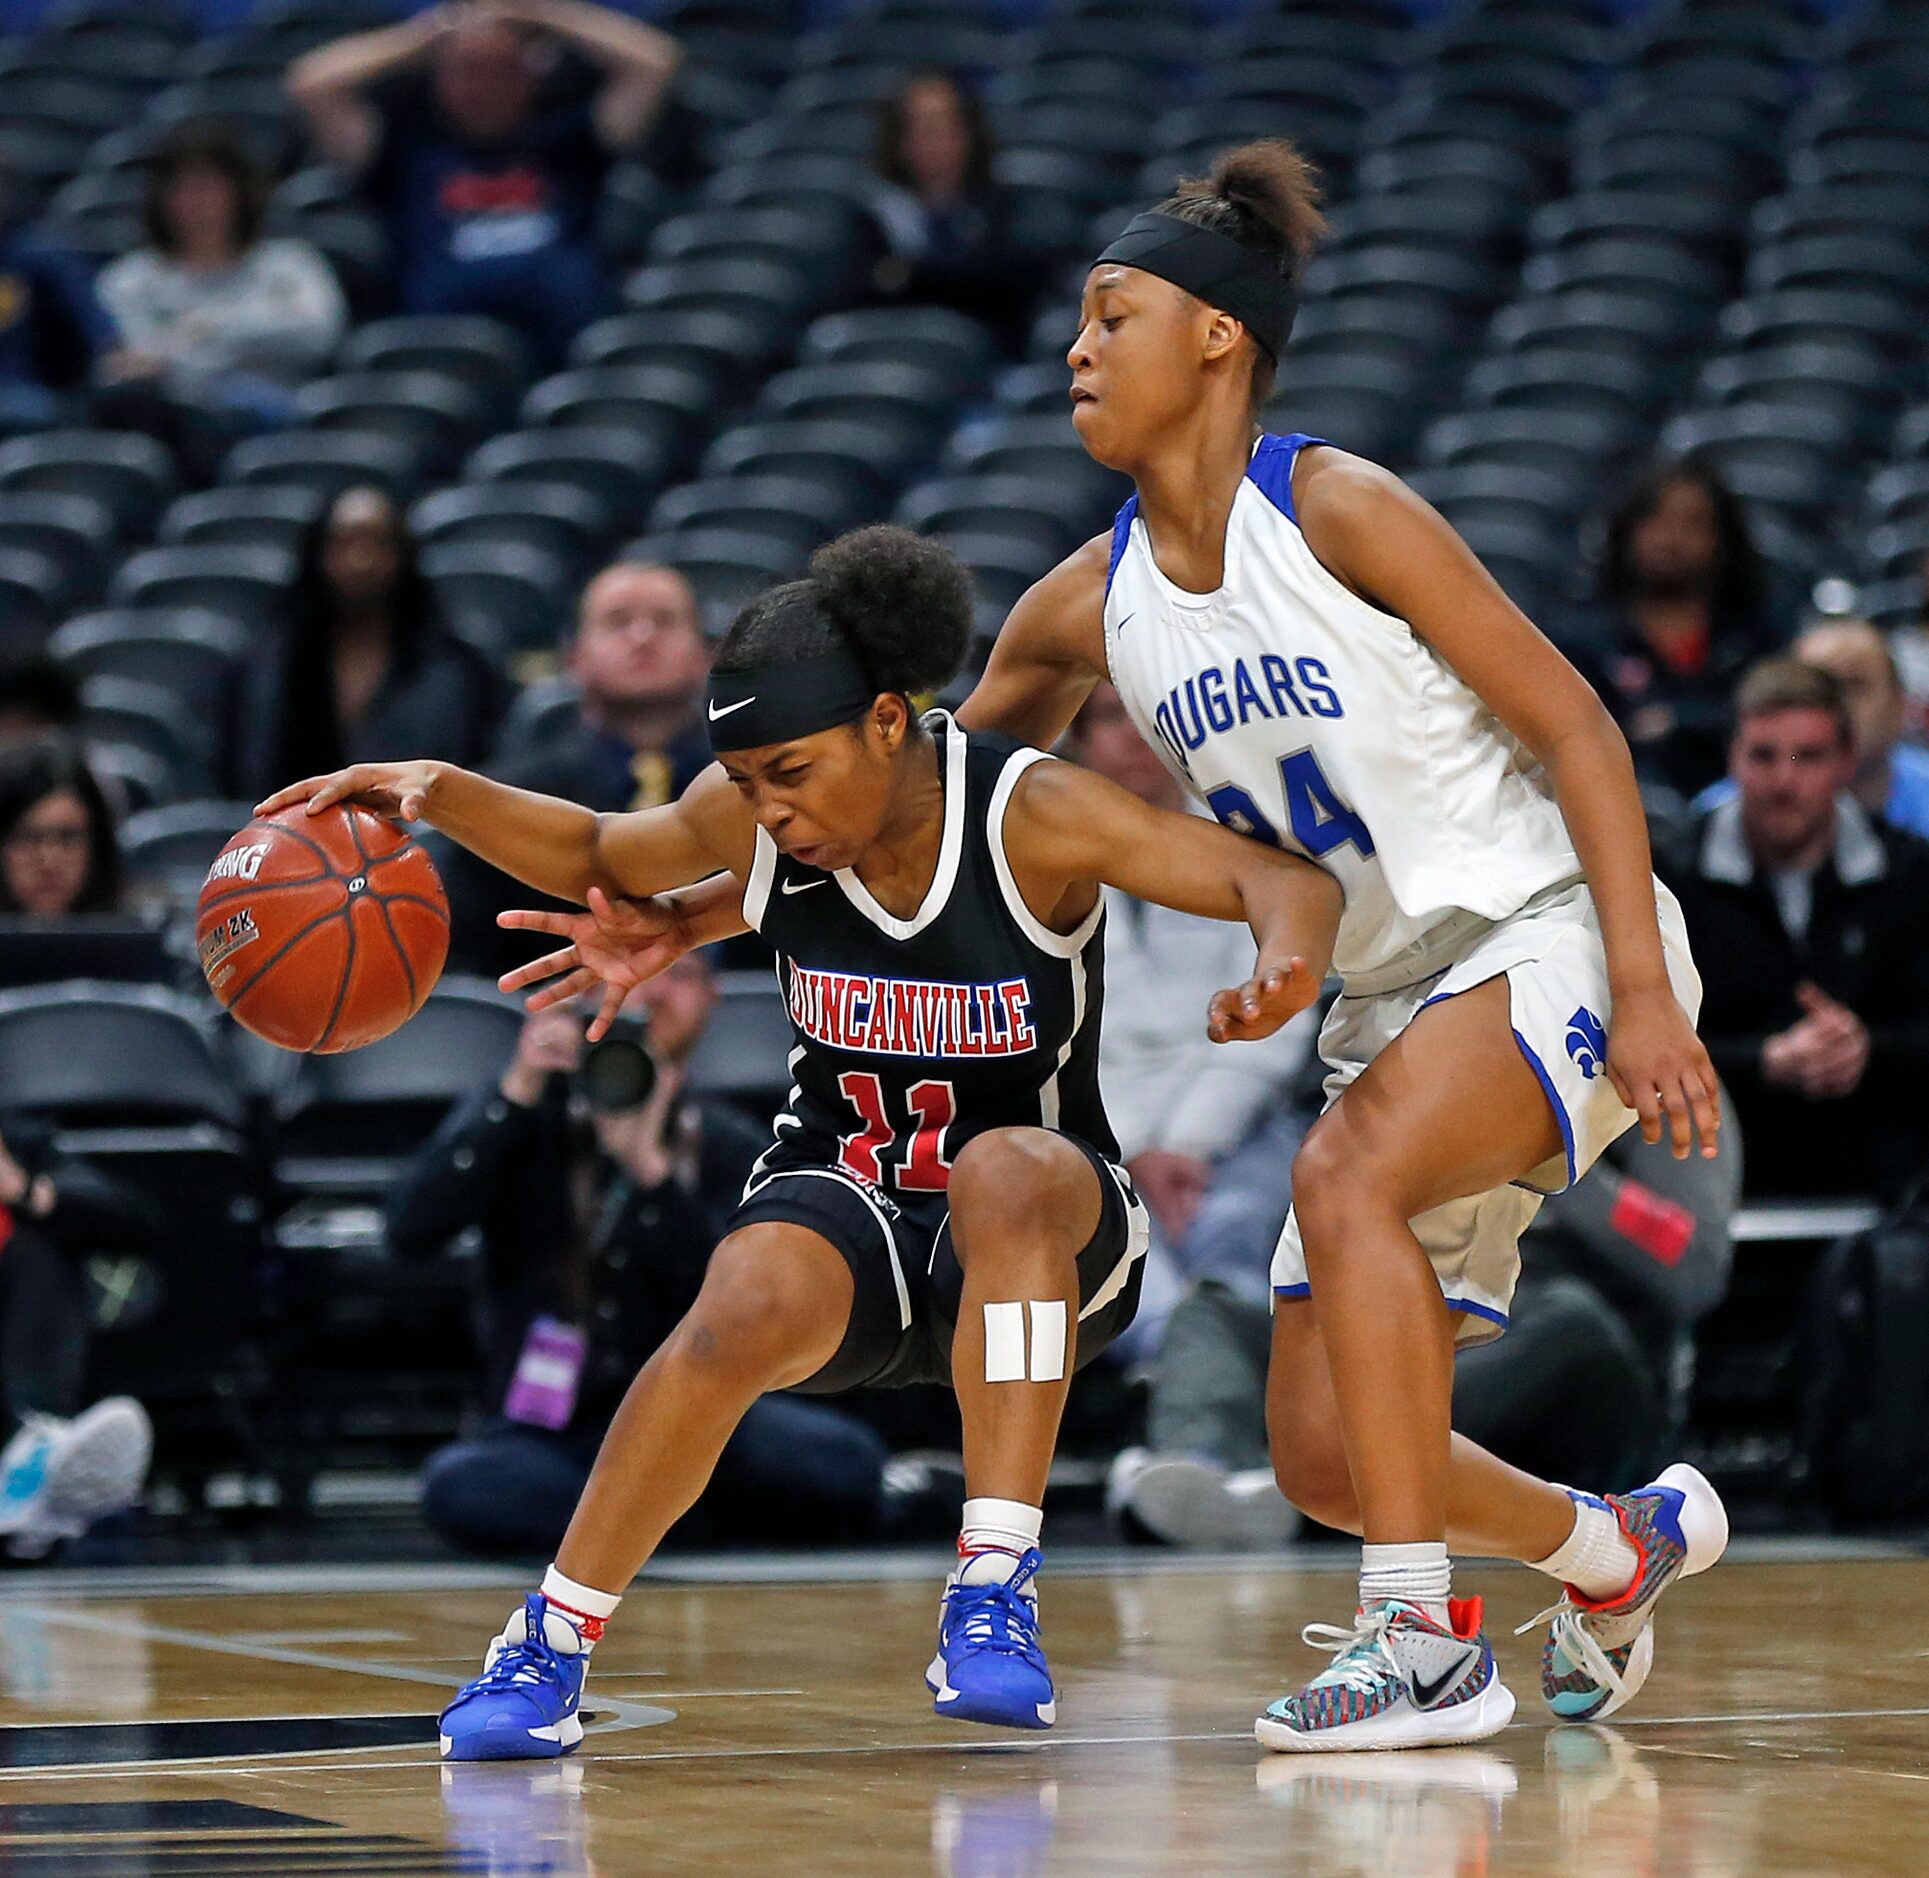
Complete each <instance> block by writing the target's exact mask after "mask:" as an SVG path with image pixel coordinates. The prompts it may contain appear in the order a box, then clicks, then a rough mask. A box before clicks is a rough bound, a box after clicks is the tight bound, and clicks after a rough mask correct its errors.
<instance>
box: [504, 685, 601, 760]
mask: <svg viewBox="0 0 1929 1878" xmlns="http://www.w3.org/2000/svg"><path fill="white" fill-rule="evenodd" d="M582 708H583V698H582V693H581V692H580V691H579V690H578V689H577V686H576V681H575V680H574V679H573V678H571V677H569V676H568V675H567V674H558V675H557V676H556V677H554V678H538V679H536V680H535V681H534V682H533V683H530V684H527V685H524V686H523V687H522V689H521V690H520V691H518V692H517V693H516V695H515V697H514V699H513V700H512V701H511V702H510V705H509V709H508V710H507V711H506V712H505V713H504V714H503V720H502V726H501V728H500V729H499V730H498V731H497V733H496V747H495V750H494V752H493V753H492V755H491V758H490V761H491V764H492V765H494V766H506V765H509V764H513V763H517V762H519V761H521V760H522V758H524V757H526V756H528V755H530V754H531V753H532V752H534V751H537V750H541V749H544V748H545V747H547V746H548V745H550V744H551V743H553V742H554V741H555V740H556V738H557V737H559V736H562V735H564V734H566V733H567V732H568V730H569V728H570V727H571V726H572V725H573V724H575V723H576V721H577V716H578V713H579V712H580V711H581V710H582Z"/></svg>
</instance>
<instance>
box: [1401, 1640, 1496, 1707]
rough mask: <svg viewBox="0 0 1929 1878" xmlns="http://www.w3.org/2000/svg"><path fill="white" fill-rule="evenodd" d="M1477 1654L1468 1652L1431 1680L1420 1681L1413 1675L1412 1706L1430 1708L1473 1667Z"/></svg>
mask: <svg viewBox="0 0 1929 1878" xmlns="http://www.w3.org/2000/svg"><path fill="white" fill-rule="evenodd" d="M1478 1654H1479V1653H1478V1652H1477V1651H1473V1652H1469V1653H1468V1654H1467V1655H1465V1656H1463V1657H1462V1658H1461V1659H1460V1661H1459V1662H1457V1663H1455V1664H1454V1665H1453V1666H1452V1667H1451V1668H1450V1669H1446V1670H1443V1671H1442V1672H1441V1674H1440V1675H1439V1676H1437V1677H1436V1678H1435V1679H1434V1680H1433V1681H1432V1682H1422V1681H1421V1680H1420V1678H1419V1677H1418V1676H1416V1677H1414V1679H1413V1683H1412V1688H1413V1705H1414V1707H1415V1708H1431V1707H1432V1706H1433V1704H1434V1703H1435V1702H1437V1701H1439V1699H1440V1698H1441V1697H1442V1696H1443V1695H1445V1694H1446V1693H1447V1691H1448V1690H1449V1689H1451V1688H1452V1687H1453V1685H1454V1684H1455V1683H1456V1682H1458V1681H1459V1680H1460V1678H1461V1677H1462V1676H1464V1675H1465V1674H1466V1673H1467V1672H1468V1670H1470V1669H1471V1668H1473V1666H1474V1664H1475V1662H1476V1661H1477V1660H1478Z"/></svg>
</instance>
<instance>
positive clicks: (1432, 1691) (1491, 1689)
mask: <svg viewBox="0 0 1929 1878" xmlns="http://www.w3.org/2000/svg"><path fill="white" fill-rule="evenodd" d="M1447 1612H1448V1616H1449V1618H1450V1620H1451V1621H1450V1623H1449V1625H1448V1626H1446V1627H1444V1628H1443V1627H1442V1626H1441V1625H1439V1624H1437V1623H1435V1622H1434V1620H1433V1619H1432V1618H1431V1617H1429V1616H1428V1615H1427V1614H1426V1612H1424V1611H1422V1610H1420V1609H1419V1608H1417V1607H1416V1606H1414V1605H1411V1604H1407V1603H1404V1602H1402V1601H1400V1600H1398V1599H1393V1600H1389V1601H1388V1602H1387V1603H1385V1604H1377V1605H1375V1606H1374V1607H1373V1608H1372V1609H1371V1610H1363V1611H1361V1612H1360V1613H1359V1614H1358V1615H1357V1616H1356V1617H1355V1619H1354V1621H1353V1628H1352V1629H1351V1630H1344V1629H1342V1628H1341V1627H1340V1626H1339V1625H1337V1624H1308V1625H1307V1626H1306V1628H1305V1629H1304V1630H1303V1631H1301V1632H1300V1635H1301V1636H1302V1637H1303V1638H1304V1639H1305V1640H1306V1641H1307V1642H1308V1643H1309V1644H1311V1645H1312V1646H1313V1648H1314V1649H1316V1650H1326V1651H1328V1652H1330V1654H1331V1655H1332V1658H1333V1661H1332V1663H1331V1664H1330V1666H1329V1667H1327V1668H1326V1669H1323V1670H1321V1671H1320V1673H1319V1674H1318V1675H1317V1676H1315V1677H1314V1678H1313V1680H1312V1681H1311V1682H1310V1683H1308V1684H1307V1685H1306V1687H1305V1688H1304V1689H1302V1690H1300V1691H1299V1693H1298V1694H1297V1695H1288V1696H1282V1697H1281V1698H1280V1699H1279V1700H1278V1701H1277V1702H1275V1703H1274V1704H1273V1705H1272V1707H1271V1708H1269V1709H1268V1710H1267V1711H1266V1712H1265V1714H1263V1715H1262V1716H1260V1718H1259V1720H1258V1721H1257V1722H1255V1723H1254V1724H1253V1733H1254V1735H1255V1736H1256V1737H1257V1738H1258V1741H1259V1745H1260V1746H1261V1747H1265V1748H1275V1749H1277V1750H1279V1751H1280V1752H1282V1753H1288V1754H1312V1753H1343V1752H1347V1751H1349V1750H1351V1749H1354V1748H1424V1747H1432V1746H1434V1745H1436V1744H1438V1743H1442V1742H1453V1741H1484V1740H1485V1739H1486V1738H1487V1737H1488V1736H1489V1735H1496V1734H1499V1732H1500V1731H1501V1730H1502V1729H1503V1728H1505V1727H1506V1726H1507V1724H1508V1723H1509V1722H1510V1721H1512V1720H1513V1718H1514V1698H1513V1695H1512V1693H1511V1692H1510V1691H1509V1690H1508V1688H1507V1686H1506V1684H1505V1683H1503V1682H1502V1681H1501V1679H1500V1672H1499V1670H1498V1669H1497V1668H1496V1667H1495V1664H1494V1653H1493V1651H1492V1649H1491V1648H1490V1647H1489V1646H1488V1643H1487V1639H1486V1637H1485V1636H1484V1635H1483V1634H1482V1632H1481V1628H1480V1600H1479V1599H1478V1598H1454V1599H1452V1600H1451V1601H1450V1602H1449V1603H1448V1606H1447Z"/></svg>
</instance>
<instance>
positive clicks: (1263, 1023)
mask: <svg viewBox="0 0 1929 1878" xmlns="http://www.w3.org/2000/svg"><path fill="white" fill-rule="evenodd" d="M1318 996H1319V980H1318V979H1317V978H1315V977H1314V976H1313V972H1312V968H1311V967H1310V966H1309V965H1308V964H1307V963H1306V961H1305V960H1304V959H1290V960H1288V961H1287V963H1286V964H1285V965H1284V966H1278V965H1275V966H1273V967H1271V968H1270V969H1269V970H1267V971H1264V972H1261V973H1260V974H1259V976H1258V977H1256V978H1249V979H1247V980H1246V982H1245V983H1244V984H1243V985H1236V986H1234V987H1233V988H1232V989H1231V990H1230V991H1221V992H1217V993H1215V994H1214V997H1213V1000H1212V1002H1211V1003H1210V1004H1209V1005H1208V1006H1207V1007H1206V1035H1207V1036H1208V1037H1210V1038H1211V1039H1212V1040H1213V1042H1214V1043H1257V1042H1258V1041H1259V1039H1260V1038H1261V1037H1270V1036H1271V1035H1272V1034H1273V1032H1274V1031H1276V1030H1278V1029H1279V1028H1280V1027H1281V1026H1282V1025H1284V1024H1287V1023H1290V1022H1291V1021H1292V1020H1293V1019H1294V1018H1295V1017H1297V1016H1298V1015H1299V1014H1300V1012H1301V1011H1303V1010H1305V1008H1306V1007H1307V1006H1308V1005H1309V1004H1311V1003H1312V1002H1313V1000H1314V999H1315V998H1317V997H1318Z"/></svg>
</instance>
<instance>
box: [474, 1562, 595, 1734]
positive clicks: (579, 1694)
mask: <svg viewBox="0 0 1929 1878" xmlns="http://www.w3.org/2000/svg"><path fill="white" fill-rule="evenodd" d="M588 1669H589V1653H588V1652H587V1651H586V1650H585V1649H584V1648H583V1639H582V1635H581V1633H580V1632H579V1631H578V1630H577V1629H576V1627H575V1626H574V1625H573V1624H572V1623H571V1622H570V1621H569V1619H568V1618H566V1617H565V1616H563V1614H562V1613H561V1612H560V1611H551V1610H550V1608H549V1600H548V1599H547V1598H545V1597H544V1596H543V1595H542V1593H541V1592H540V1591H532V1592H530V1594H529V1595H528V1597H526V1598H525V1599H524V1600H523V1606H522V1609H521V1610H519V1611H518V1612H516V1613H515V1615H514V1616H513V1617H511V1618H510V1620H509V1621H508V1623H507V1624H505V1625H504V1626H503V1631H502V1635H501V1636H499V1637H498V1638H497V1639H496V1640H495V1641H494V1642H493V1643H492V1644H490V1646H489V1654H488V1655H487V1656H486V1657H485V1658H484V1659H483V1664H482V1674H481V1675H480V1676H478V1677H477V1678H476V1679H475V1681H474V1682H472V1683H470V1684H469V1685H468V1686H467V1687H466V1688H464V1689H463V1690H462V1692H461V1693H460V1694H459V1695H457V1697H456V1699H455V1700H454V1701H453V1702H451V1703H450V1704H449V1706H448V1707H447V1708H445V1709H444V1710H443V1711H442V1723H441V1730H442V1758H443V1759H444V1760H445V1761H529V1760H548V1759H553V1758H554V1757H555V1756H556V1755H558V1754H567V1753H568V1752H569V1751H570V1749H571V1748H573V1747H574V1746H575V1745H576V1744H577V1742H579V1741H580V1740H582V1738H583V1722H582V1717H581V1716H580V1715H579V1714H578V1713H577V1712H576V1711H577V1710H578V1708H580V1707H581V1705H582V1700H583V1677H584V1675H585V1674H586V1673H587V1672H588Z"/></svg>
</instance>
